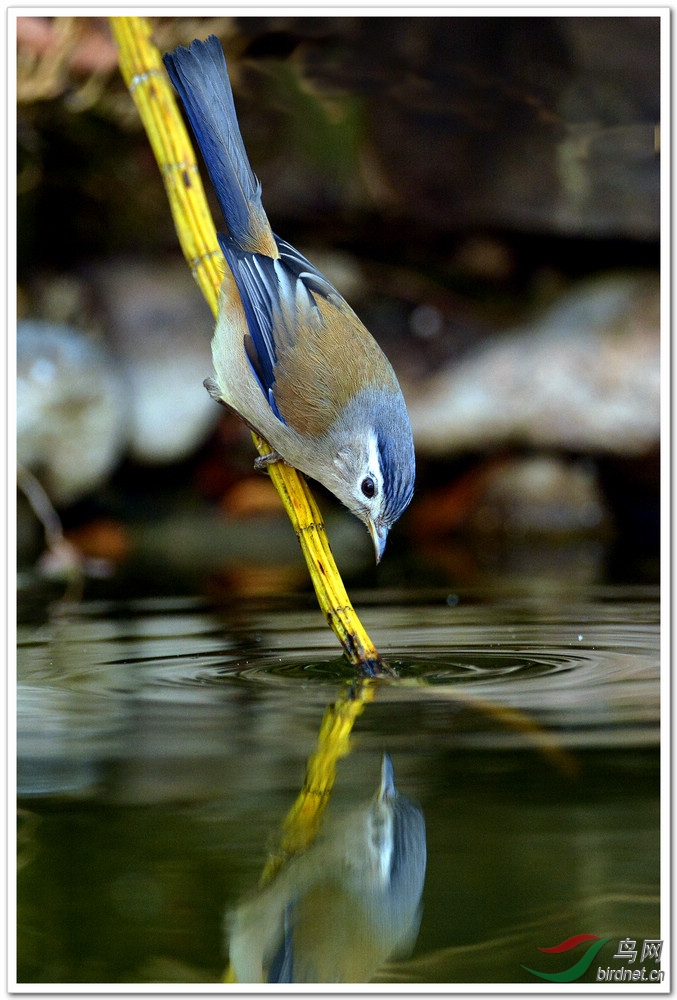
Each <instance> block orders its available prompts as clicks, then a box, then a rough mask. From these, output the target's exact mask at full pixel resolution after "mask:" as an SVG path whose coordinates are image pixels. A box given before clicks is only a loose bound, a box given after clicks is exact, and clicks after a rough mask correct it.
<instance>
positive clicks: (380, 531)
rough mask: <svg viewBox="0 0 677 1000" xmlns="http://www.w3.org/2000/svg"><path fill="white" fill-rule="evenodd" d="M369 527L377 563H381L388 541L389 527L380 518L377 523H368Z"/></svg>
mask: <svg viewBox="0 0 677 1000" xmlns="http://www.w3.org/2000/svg"><path fill="white" fill-rule="evenodd" d="M367 527H368V528H369V534H370V535H371V540H372V542H373V543H374V552H375V553H376V562H377V563H379V562H380V561H381V556H382V555H383V553H384V551H385V547H386V541H387V540H388V527H387V525H385V524H384V523H383V521H381V519H380V518H378V517H377V518H376V520H375V521H368V522H367Z"/></svg>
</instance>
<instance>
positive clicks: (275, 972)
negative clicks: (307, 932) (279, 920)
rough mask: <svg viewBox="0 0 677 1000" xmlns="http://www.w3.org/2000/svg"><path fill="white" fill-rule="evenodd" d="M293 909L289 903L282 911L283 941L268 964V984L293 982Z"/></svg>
mask: <svg viewBox="0 0 677 1000" xmlns="http://www.w3.org/2000/svg"><path fill="white" fill-rule="evenodd" d="M293 908H294V907H293V904H292V903H289V904H288V905H287V907H286V908H285V911H284V939H283V941H282V944H281V945H280V947H279V948H278V950H277V952H276V954H275V955H274V957H273V960H272V962H271V963H270V969H269V970H268V982H269V983H293V982H294V944H293V941H292V932H293V929H294V928H293V924H292V920H291V916H292V910H293Z"/></svg>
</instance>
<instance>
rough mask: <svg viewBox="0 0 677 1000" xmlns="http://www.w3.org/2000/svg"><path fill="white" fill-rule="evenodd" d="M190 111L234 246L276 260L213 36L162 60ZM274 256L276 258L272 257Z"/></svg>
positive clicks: (228, 82)
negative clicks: (266, 254)
mask: <svg viewBox="0 0 677 1000" xmlns="http://www.w3.org/2000/svg"><path fill="white" fill-rule="evenodd" d="M163 62H164V64H165V66H166V67H167V72H168V73H169V76H170V79H171V81H172V83H173V84H174V86H175V88H176V90H177V92H178V94H179V97H180V98H181V101H182V103H183V106H184V108H185V109H186V114H187V115H188V119H189V121H190V124H191V127H192V129H193V132H194V133H195V138H196V139H197V142H198V145H199V147H200V150H201V152H202V155H203V157H204V160H205V163H206V165H207V170H208V171H209V176H210V177H211V180H212V184H213V185H214V189H215V191H216V196H217V198H218V201H219V205H220V207H221V211H222V212H223V216H224V218H225V220H226V223H227V225H228V231H229V233H230V235H231V236H232V238H233V239H234V241H235V242H236V243H237V245H238V246H239V247H241V248H242V249H243V250H255V251H258V252H263V253H268V254H269V255H271V256H277V252H276V250H275V243H274V240H273V234H272V232H271V229H270V223H269V222H268V218H267V216H266V213H265V212H264V210H263V205H262V203H261V185H260V183H259V182H258V180H257V179H256V177H255V175H254V173H253V171H252V168H251V166H250V165H249V159H248V158H247V151H246V150H245V148H244V143H243V141H242V136H241V135H240V127H239V125H238V123H237V115H236V113H235V104H234V103H233V91H232V90H231V87H230V80H229V79H228V70H227V68H226V59H225V56H224V54H223V49H222V48H221V43H220V42H219V40H218V38H217V37H216V36H215V35H210V36H209V38H208V39H207V40H206V42H201V41H198V40H196V41H194V42H192V43H191V46H190V48H188V49H186V48H184V47H183V46H179V47H178V48H177V49H175V50H174V52H168V53H167V54H166V55H165V56H164V57H163ZM271 251H272V252H271Z"/></svg>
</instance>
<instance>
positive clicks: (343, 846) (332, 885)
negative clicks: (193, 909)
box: [227, 753, 426, 983]
mask: <svg viewBox="0 0 677 1000" xmlns="http://www.w3.org/2000/svg"><path fill="white" fill-rule="evenodd" d="M425 868H426V834H425V819H424V816H423V812H422V810H421V809H420V807H419V806H418V805H416V804H415V803H414V802H412V801H411V800H410V799H408V798H406V797H405V796H404V795H402V794H401V793H399V792H398V791H397V789H396V788H395V781H394V774H393V765H392V760H391V758H390V755H389V754H387V753H384V754H383V756H382V759H381V778H380V783H379V788H378V791H377V793H376V795H375V796H374V797H373V798H372V799H370V800H369V801H368V802H366V803H365V804H363V805H361V806H359V807H358V808H356V809H354V810H352V811H351V812H349V813H348V814H347V815H345V816H343V817H340V818H339V819H336V820H334V821H333V823H332V822H329V823H328V824H327V826H326V827H325V829H324V830H323V831H322V833H321V834H320V835H319V837H318V838H317V840H315V842H314V843H313V844H312V845H311V846H310V847H309V848H308V849H307V850H306V851H304V852H302V853H300V854H297V855H295V856H294V857H293V858H292V859H291V861H289V862H288V863H287V865H286V866H285V867H283V868H282V869H280V871H279V872H278V874H277V875H276V876H275V878H274V879H273V881H272V882H270V883H269V885H267V886H266V887H265V888H264V889H263V890H261V891H259V892H258V893H256V894H255V895H254V896H253V897H251V898H250V899H248V900H246V901H244V902H243V903H241V904H240V906H239V907H238V908H237V909H236V910H235V911H234V912H233V913H232V914H230V916H229V919H228V921H227V923H228V927H229V955H230V962H231V966H232V969H233V972H234V973H235V977H236V980H237V982H238V983H255V982H269V983H313V982H315V983H350V982H353V983H359V982H369V981H370V980H371V979H372V978H373V976H374V975H375V973H376V972H377V971H378V969H379V968H380V967H381V966H382V965H383V964H384V962H386V961H387V960H388V959H389V958H393V957H396V956H397V957H399V956H402V955H404V954H406V953H407V952H408V951H410V950H411V948H412V947H413V944H414V943H415V941H416V938H417V935H418V931H419V927H420V922H421V915H422V904H421V898H422V894H423V886H424V881H425Z"/></svg>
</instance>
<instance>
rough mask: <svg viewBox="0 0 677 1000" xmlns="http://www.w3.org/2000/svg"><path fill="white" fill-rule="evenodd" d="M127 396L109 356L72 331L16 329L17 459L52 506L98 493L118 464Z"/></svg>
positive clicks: (30, 324)
mask: <svg viewBox="0 0 677 1000" xmlns="http://www.w3.org/2000/svg"><path fill="white" fill-rule="evenodd" d="M127 408H128V395H127V390H126V385H125V379H124V376H123V374H122V372H121V371H120V367H119V365H118V364H117V361H116V359H115V357H114V356H113V355H112V354H111V352H110V351H109V350H108V349H107V348H106V347H105V346H104V345H103V344H100V343H96V342H94V341H93V340H92V339H91V338H89V337H88V336H87V335H86V334H84V333H82V332H81V331H80V330H76V329H73V328H72V327H68V326H58V325H51V324H48V323H43V322H39V321H22V322H20V323H19V324H18V328H17V405H16V419H17V460H18V461H19V462H20V463H22V464H23V465H25V466H26V467H27V468H28V469H30V470H31V471H32V472H34V473H35V474H36V475H38V476H39V477H40V478H41V480H42V482H43V484H44V486H45V488H46V490H47V492H48V493H49V495H50V497H51V499H52V500H53V501H54V503H56V504H64V503H71V502H73V501H74V500H77V499H79V498H80V497H81V496H84V495H85V494H87V493H89V492H91V491H92V490H94V489H96V488H97V487H98V486H100V485H101V484H102V483H103V482H104V481H105V480H106V478H107V477H108V476H109V475H110V473H111V472H112V471H113V469H114V468H115V467H116V465H117V464H118V462H119V460H120V458H121V457H122V454H123V451H124V448H125V442H126V436H127Z"/></svg>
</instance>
